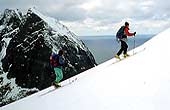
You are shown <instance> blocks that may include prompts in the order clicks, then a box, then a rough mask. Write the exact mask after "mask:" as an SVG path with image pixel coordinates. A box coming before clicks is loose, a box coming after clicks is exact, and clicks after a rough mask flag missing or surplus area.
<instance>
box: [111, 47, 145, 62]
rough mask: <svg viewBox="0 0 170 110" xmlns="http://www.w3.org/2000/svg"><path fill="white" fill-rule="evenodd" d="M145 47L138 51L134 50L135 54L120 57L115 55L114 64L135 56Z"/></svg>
mask: <svg viewBox="0 0 170 110" xmlns="http://www.w3.org/2000/svg"><path fill="white" fill-rule="evenodd" d="M145 49H146V48H143V49H141V50H139V51H137V52H134V51H133V54H130V55H129V56H128V57H120V58H116V57H114V58H115V60H116V61H114V62H113V63H112V64H115V63H118V62H120V61H123V60H125V59H127V58H129V57H131V56H134V55H136V54H138V53H140V52H143V51H144V50H145Z"/></svg>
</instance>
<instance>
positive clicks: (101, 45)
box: [78, 34, 155, 64]
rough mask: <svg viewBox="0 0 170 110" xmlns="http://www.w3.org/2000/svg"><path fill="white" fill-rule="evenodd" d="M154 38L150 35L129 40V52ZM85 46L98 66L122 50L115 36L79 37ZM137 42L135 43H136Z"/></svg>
mask: <svg viewBox="0 0 170 110" xmlns="http://www.w3.org/2000/svg"><path fill="white" fill-rule="evenodd" d="M153 36H155V35H152V34H148V35H137V36H135V37H129V38H128V41H127V43H128V46H129V47H128V51H129V50H132V49H133V48H136V47H138V46H140V45H142V44H143V43H145V42H146V41H148V40H149V39H151V38H152V37H153ZM78 37H79V38H80V39H81V40H82V41H83V42H84V44H85V45H86V46H87V47H88V48H89V50H90V51H91V53H92V54H93V56H94V58H95V60H96V62H97V64H101V63H103V62H105V61H107V60H110V59H112V58H113V57H114V55H115V54H116V53H117V52H118V50H119V49H120V43H118V42H117V41H116V37H115V36H114V35H99V36H78ZM134 41H135V42H134Z"/></svg>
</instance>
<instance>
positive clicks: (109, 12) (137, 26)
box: [0, 0, 170, 36]
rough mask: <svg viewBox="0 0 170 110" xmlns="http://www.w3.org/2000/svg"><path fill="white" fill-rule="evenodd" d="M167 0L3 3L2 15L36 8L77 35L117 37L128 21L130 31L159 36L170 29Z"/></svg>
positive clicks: (22, 0) (0, 3) (4, 0)
mask: <svg viewBox="0 0 170 110" xmlns="http://www.w3.org/2000/svg"><path fill="white" fill-rule="evenodd" d="M169 4H170V1H168V0H0V12H1V13H2V12H3V11H4V10H5V9H7V8H8V9H19V10H21V11H24V12H26V11H27V10H28V9H29V8H31V7H36V8H37V9H38V10H39V11H40V12H41V13H43V14H45V15H46V16H50V17H54V18H55V19H57V20H59V21H60V22H61V23H63V24H64V25H66V26H67V27H68V28H69V29H70V30H71V31H73V32H74V33H75V34H76V35H78V36H92V35H115V34H116V32H117V30H118V29H119V28H120V26H122V25H124V22H125V21H128V22H129V23H130V32H134V31H136V32H137V34H157V33H159V32H161V31H163V30H165V29H167V28H169V27H170V12H169V10H170V6H169Z"/></svg>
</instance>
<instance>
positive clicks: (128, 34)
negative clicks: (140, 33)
mask: <svg viewBox="0 0 170 110" xmlns="http://www.w3.org/2000/svg"><path fill="white" fill-rule="evenodd" d="M124 31H125V34H126V36H133V35H134V33H130V32H129V28H128V27H125V30H124Z"/></svg>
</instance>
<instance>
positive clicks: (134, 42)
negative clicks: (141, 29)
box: [133, 36, 136, 55]
mask: <svg viewBox="0 0 170 110" xmlns="http://www.w3.org/2000/svg"><path fill="white" fill-rule="evenodd" d="M135 47H136V40H135V36H134V37H133V55H134V54H135Z"/></svg>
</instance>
